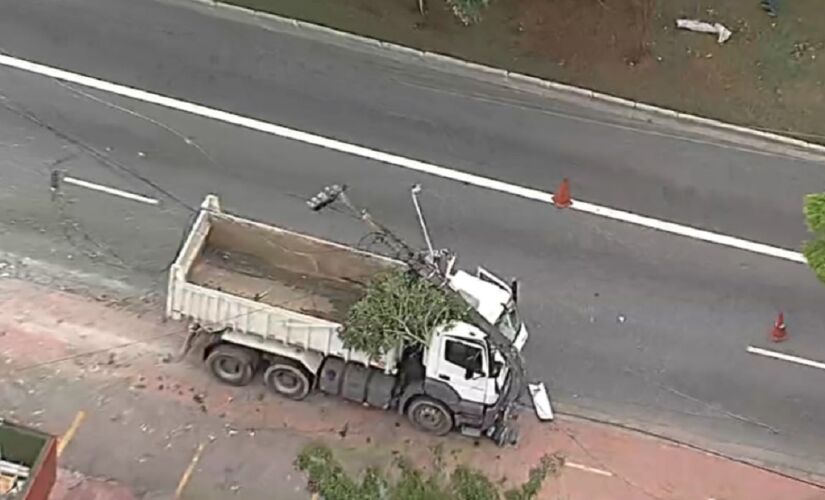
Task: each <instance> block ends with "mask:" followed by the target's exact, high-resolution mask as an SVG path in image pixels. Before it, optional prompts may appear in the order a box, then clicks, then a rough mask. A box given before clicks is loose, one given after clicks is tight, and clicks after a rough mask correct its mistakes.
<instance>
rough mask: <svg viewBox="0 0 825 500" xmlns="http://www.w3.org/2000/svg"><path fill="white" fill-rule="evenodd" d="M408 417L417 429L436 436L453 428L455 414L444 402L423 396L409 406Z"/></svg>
mask: <svg viewBox="0 0 825 500" xmlns="http://www.w3.org/2000/svg"><path fill="white" fill-rule="evenodd" d="M407 418H408V419H409V421H410V422H411V423H412V424H413V426H414V427H415V428H416V429H419V430H422V431H424V432H429V433H430V434H435V435H436V436H443V435H445V434H448V433H449V432H450V431H451V430H453V425H454V421H453V415H452V414H451V413H450V410H448V409H447V407H446V406H444V405H443V404H442V403H439V402H438V401H436V400H435V399H432V398H428V397H426V396H421V397H418V398H415V399H414V400H413V401H412V402H411V403H410V404H409V406H407Z"/></svg>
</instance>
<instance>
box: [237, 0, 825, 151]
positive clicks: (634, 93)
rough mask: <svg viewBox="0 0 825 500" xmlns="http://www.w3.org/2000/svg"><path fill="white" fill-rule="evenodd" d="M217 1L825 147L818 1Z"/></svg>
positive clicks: (824, 37) (823, 14)
mask: <svg viewBox="0 0 825 500" xmlns="http://www.w3.org/2000/svg"><path fill="white" fill-rule="evenodd" d="M222 1H228V2H230V3H234V4H238V5H242V6H245V7H249V8H252V9H257V10H263V11H269V12H272V13H275V14H279V15H283V16H287V17H292V18H297V19H301V20H305V21H309V22H313V23H317V24H321V25H325V26H329V27H332V28H336V29H340V30H343V31H349V32H352V33H357V34H361V35H364V36H368V37H372V38H378V39H381V40H386V41H391V42H396V43H400V44H403V45H407V46H412V47H417V48H420V49H425V50H431V51H436V52H440V53H443V54H449V55H454V56H456V57H460V58H463V59H468V60H472V61H476V62H480V63H484V64H489V65H492V66H497V67H500V68H506V69H509V70H512V71H518V72H522V73H527V74H530V75H534V76H539V77H543V78H549V79H552V80H556V81H561V82H565V83H570V84H574V85H579V86H583V87H587V88H591V89H595V90H599V91H603V92H608V93H611V94H615V95H619V96H622V97H626V98H630V99H634V100H638V101H643V102H647V103H651V104H656V105H660V106H666V107H670V108H675V109H678V110H681V111H685V112H690V113H696V114H700V115H703V116H708V117H711V118H717V119H722V120H725V121H730V122H733V123H737V124H740V125H746V126H750V127H755V128H760V129H763V130H769V131H775V132H779V133H784V134H787V135H792V136H796V137H798V138H802V139H805V140H812V141H819V142H823V143H825V120H822V118H821V117H822V116H825V52H824V51H825V29H823V27H825V8H823V4H822V0H794V1H790V0H787V1H781V2H774V3H775V4H776V11H775V12H776V15H775V16H771V15H769V14H768V12H766V11H765V10H763V9H762V8H761V6H760V1H759V0H727V1H725V2H720V1H718V0H312V1H307V0H222ZM679 18H689V19H698V20H703V21H708V22H711V23H721V24H723V25H724V26H726V27H727V28H728V29H730V30H731V31H732V32H733V34H732V36H731V38H730V39H729V40H728V41H727V42H725V43H724V44H720V43H718V41H717V39H716V37H715V36H714V35H708V34H703V33H694V32H690V31H685V30H681V29H676V20H677V19H679Z"/></svg>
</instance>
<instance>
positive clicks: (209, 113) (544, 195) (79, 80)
mask: <svg viewBox="0 0 825 500" xmlns="http://www.w3.org/2000/svg"><path fill="white" fill-rule="evenodd" d="M0 65H3V66H7V67H10V68H16V69H19V70H22V71H27V72H29V73H34V74H37V75H42V76H47V77H50V78H55V79H58V80H62V81H65V82H70V83H74V84H77V85H83V86H85V87H89V88H92V89H96V90H101V91H103V92H109V93H111V94H116V95H119V96H123V97H128V98H131V99H136V100H138V101H143V102H147V103H151V104H155V105H158V106H163V107H166V108H170V109H175V110H178V111H183V112H185V113H190V114H193V115H197V116H202V117H204V118H210V119H213V120H217V121H221V122H224V123H231V124H233V125H237V126H239V127H244V128H248V129H251V130H256V131H258V132H263V133H267V134H272V135H275V136H278V137H283V138H286V139H292V140H295V141H299V142H303V143H306V144H311V145H314V146H318V147H322V148H326V149H331V150H333V151H338V152H341V153H346V154H350V155H353V156H358V157H361V158H367V159H370V160H375V161H379V162H382V163H386V164H389V165H394V166H397V167H401V168H406V169H408V170H414V171H417V172H423V173H426V174H430V175H435V176H438V177H442V178H445V179H450V180H454V181H458V182H463V183H466V184H470V185H473V186H477V187H481V188H485V189H490V190H493V191H499V192H502V193H507V194H511V195H514V196H520V197H522V198H527V199H530V200H535V201H541V202H545V203H552V202H553V193H550V192H546V191H539V190H537V189H531V188H527V187H523V186H518V185H515V184H510V183H507V182H503V181H499V180H496V179H491V178H489V177H482V176H479V175H474V174H469V173H466V172H462V171H459V170H453V169H450V168H446V167H441V166H438V165H433V164H430V163H425V162H422V161H418V160H413V159H411V158H405V157H403V156H398V155H394V154H391V153H385V152H382V151H377V150H374V149H370V148H366V147H363V146H357V145H355V144H349V143H346V142H342V141H338V140H335V139H330V138H328V137H322V136H319V135H315V134H311V133H308V132H302V131H300V130H295V129H291V128H287V127H284V126H281V125H275V124H272V123H267V122H264V121H261V120H255V119H253V118H248V117H245V116H240V115H236V114H233V113H228V112H226V111H220V110H217V109H212V108H208V107H206V106H201V105H199V104H194V103H191V102H187V101H182V100H178V99H173V98H170V97H165V96H162V95H159V94H154V93H152V92H147V91H145V90H139V89H135V88H132V87H127V86H125V85H120V84H117V83H111V82H107V81H104V80H99V79H97V78H92V77H88V76H84V75H80V74H77V73H72V72H69V71H64V70H61V69H57V68H53V67H50V66H45V65H42V64H38V63H34V62H31V61H27V60H24V59H18V58H16V57H10V56H7V55H3V54H0ZM571 209H573V210H578V211H580V212H585V213H589V214H592V215H598V216H601V217H605V218H608V219H613V220H617V221H621V222H626V223H630V224H635V225H638V226H643V227H647V228H650V229H655V230H658V231H663V232H667V233H671V234H676V235H679V236H685V237H688V238H693V239H696V240H701V241H705V242H708V243H715V244H717V245H723V246H727V247H732V248H737V249H740V250H745V251H748V252H752V253H757V254H762V255H767V256H770V257H776V258H779V259H785V260H789V261H792V262H799V263H803V264H804V263H805V262H806V260H805V257H804V256H803V255H802V254H801V253H799V252H795V251H792V250H786V249H784V248H779V247H774V246H770V245H766V244H763V243H758V242H753V241H748V240H744V239H741V238H736V237H733V236H727V235H724V234H719V233H713V232H710V231H705V230H703V229H697V228H694V227H690V226H685V225H681V224H676V223H673V222H667V221H662V220H658V219H654V218H651V217H646V216H643V215H637V214H634V213H631V212H626V211H623V210H617V209H614V208H609V207H603V206H600V205H595V204H593V203H588V202H584V201H574V202H573V205H572V207H571Z"/></svg>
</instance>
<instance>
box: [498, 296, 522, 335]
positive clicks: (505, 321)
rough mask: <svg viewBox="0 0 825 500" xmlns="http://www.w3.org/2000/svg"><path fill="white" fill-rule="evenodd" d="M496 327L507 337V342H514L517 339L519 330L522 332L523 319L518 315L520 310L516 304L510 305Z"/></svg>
mask: <svg viewBox="0 0 825 500" xmlns="http://www.w3.org/2000/svg"><path fill="white" fill-rule="evenodd" d="M496 327H497V328H498V329H499V331H501V333H502V334H504V336H505V337H507V340H509V341H511V342H512V341H513V340H515V338H516V335H517V334H518V332H519V330H521V318H520V317H519V314H518V308H516V305H515V304H512V303H511V304H509V305H508V306H507V307H506V308H505V309H504V312H503V313H502V314H501V317H500V318H499V319H498V321H497V322H496Z"/></svg>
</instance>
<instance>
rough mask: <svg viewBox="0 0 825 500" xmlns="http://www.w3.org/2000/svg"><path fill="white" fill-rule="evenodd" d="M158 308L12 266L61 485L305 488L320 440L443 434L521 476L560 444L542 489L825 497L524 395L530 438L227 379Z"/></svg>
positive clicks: (424, 454) (7, 377)
mask: <svg viewBox="0 0 825 500" xmlns="http://www.w3.org/2000/svg"><path fill="white" fill-rule="evenodd" d="M159 312H160V305H159V304H152V303H146V302H135V303H132V302H123V301H119V302H112V301H111V300H108V299H103V300H100V299H91V298H88V297H85V296H80V295H76V294H72V293H66V292H61V291H56V290H53V289H49V288H45V287H42V286H37V285H32V284H30V283H26V282H22V281H16V280H11V279H5V280H4V279H0V418H7V419H9V420H13V421H17V422H20V423H24V424H27V425H33V426H35V427H38V428H41V429H43V430H46V431H48V432H51V433H53V434H55V435H58V436H61V435H62V436H63V442H64V443H65V444H64V446H65V448H64V449H65V451H64V453H63V454H62V455H61V456H60V458H59V463H60V466H61V467H62V470H61V471H60V474H59V481H58V484H57V485H56V486H55V488H54V490H53V495H52V500H138V499H140V500H160V499H170V498H174V497H175V491H176V490H180V491H181V496H180V498H181V499H198V500H211V499H232V498H243V499H244V500H258V499H260V500H272V499H273V498H277V499H278V500H305V499H309V498H310V497H311V495H310V494H309V493H308V492H307V490H306V487H305V486H306V485H305V478H304V477H303V476H302V475H301V474H299V473H297V472H296V471H295V468H294V465H293V462H294V459H295V457H296V455H297V454H298V452H299V450H300V449H301V448H302V447H303V446H305V445H306V444H308V443H311V442H313V441H317V440H320V441H323V442H325V443H326V444H328V445H329V446H331V448H332V449H333V452H334V453H335V454H336V455H337V456H338V457H339V459H340V460H341V461H342V463H344V464H346V466H347V467H348V468H351V469H352V470H353V471H358V470H362V469H363V468H364V467H366V466H382V465H386V464H388V463H390V462H391V460H392V457H393V456H395V455H397V454H402V455H404V456H406V457H409V458H410V459H412V460H414V461H416V462H418V463H419V464H427V463H429V462H430V460H431V458H432V452H431V450H432V449H433V448H434V447H435V446H436V445H440V446H441V447H442V448H443V451H444V456H445V458H446V459H447V463H448V465H450V464H455V463H458V462H462V463H466V464H470V465H473V466H475V467H478V468H480V469H482V470H485V471H487V472H488V473H489V474H490V475H491V477H493V478H502V480H512V481H517V482H520V481H523V480H524V479H525V478H526V475H527V471H528V470H529V468H530V466H532V465H534V464H536V463H537V462H538V460H539V458H540V457H541V456H542V455H544V454H552V453H559V454H561V455H562V456H563V457H564V458H565V461H566V462H565V466H564V467H563V468H562V470H561V472H560V474H559V475H558V476H557V477H554V478H552V479H550V480H548V481H547V482H546V484H545V487H544V489H543V490H542V494H541V496H540V498H541V499H542V500H544V499H548V500H554V499H559V500H560V499H564V500H615V499H617V498H621V499H622V500H636V499H640V500H649V499H650V498H658V499H662V500H677V499H684V498H717V499H725V500H779V499H781V500H787V499H794V500H796V499H799V500H825V486H823V487H820V488H817V487H814V486H812V485H811V484H805V483H803V482H800V481H795V480H792V479H789V478H787V477H783V476H780V475H777V474H774V473H771V472H767V471H764V470H761V469H758V468H754V467H749V466H746V465H743V464H740V463H737V462H733V461H729V460H725V459H722V458H719V457H716V456H711V455H708V454H706V453H703V452H698V451H695V450H691V449H688V448H683V447H680V446H676V445H673V444H672V443H666V442H664V441H659V440H656V439H652V438H650V437H646V436H642V435H639V434H635V433H631V432H627V431H624V430H619V429H616V428H614V427H611V426H604V425H598V424H594V423H589V422H586V421H581V420H574V419H570V418H564V419H562V420H560V421H558V422H556V423H553V424H547V423H539V422H537V421H536V420H535V419H534V418H532V417H531V413H530V412H529V411H527V412H525V413H523V414H522V419H521V425H522V440H521V443H520V444H519V446H518V447H516V448H513V447H510V448H504V449H502V448H497V447H496V446H495V445H493V444H492V443H491V442H488V441H483V440H482V441H473V440H472V439H469V438H464V437H461V436H450V437H448V438H433V437H429V436H426V435H424V434H421V433H418V432H415V431H414V430H413V429H412V428H411V427H410V426H408V425H407V424H406V422H405V421H404V420H403V419H402V418H401V417H399V416H398V415H395V414H392V413H386V412H381V411H377V410H370V409H365V408H361V407H360V406H358V405H352V404H348V403H343V402H339V401H337V400H333V399H329V398H325V397H322V396H313V397H311V398H310V399H309V400H307V401H303V402H294V401H288V400H285V399H281V398H277V397H275V396H273V395H270V394H268V393H267V391H266V390H265V389H264V387H263V384H262V383H261V382H260V381H256V382H255V383H253V384H252V385H250V386H248V387H244V388H233V387H227V386H224V385H221V384H219V383H217V382H215V381H214V380H213V379H211V378H210V377H209V376H208V375H207V374H206V373H205V371H204V370H203V368H202V366H201V365H200V363H199V360H198V359H197V356H195V355H193V356H190V357H189V358H188V359H186V360H183V361H181V362H174V360H170V357H169V355H170V353H174V352H175V351H176V350H177V348H178V346H179V343H180V341H181V338H182V336H183V335H184V332H185V328H184V327H183V325H180V324H176V323H173V322H163V321H162V320H160V316H159ZM193 354H194V353H193ZM81 417H82V420H80V425H79V426H77V427H76V428H77V432H76V433H74V434H73V435H72V433H71V432H67V429H69V428H70V427H72V422H73V421H75V420H76V419H78V418H81ZM198 450H200V451H198ZM196 457H197V458H196ZM187 470H191V474H187Z"/></svg>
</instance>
